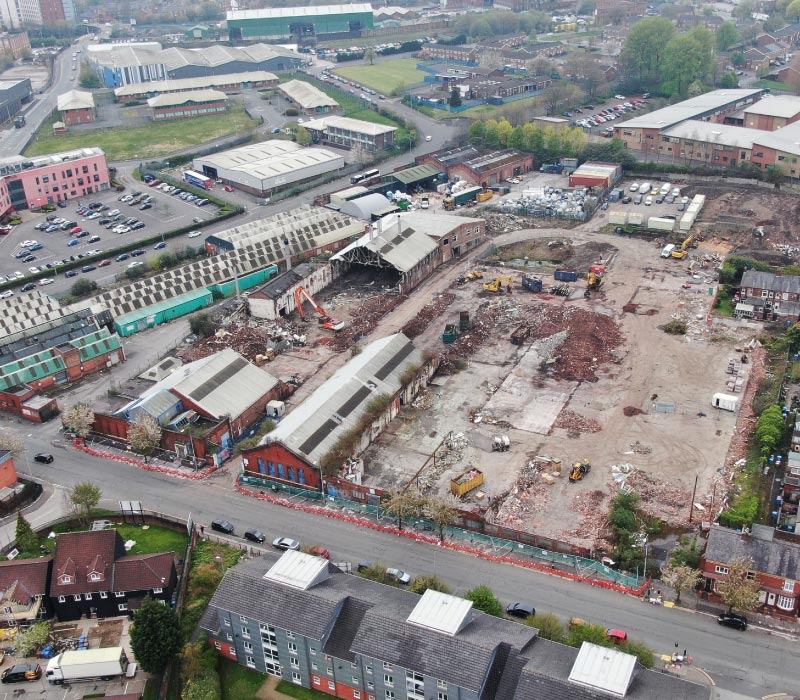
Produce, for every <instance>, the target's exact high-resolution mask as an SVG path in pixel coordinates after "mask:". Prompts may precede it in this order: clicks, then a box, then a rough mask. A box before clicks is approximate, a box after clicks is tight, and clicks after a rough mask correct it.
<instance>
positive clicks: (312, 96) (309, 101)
mask: <svg viewBox="0 0 800 700" xmlns="http://www.w3.org/2000/svg"><path fill="white" fill-rule="evenodd" d="M278 89H279V90H280V91H281V92H282V93H283V94H284V96H285V97H286V99H287V100H289V102H291V103H292V105H294V106H295V107H296V108H297V109H299V110H300V111H301V112H302V113H303V114H328V113H330V112H338V111H340V110H341V105H340V104H339V103H338V102H337V101H336V100H334V99H333V98H332V97H329V96H328V95H327V94H325V93H324V92H322V90H320V89H319V88H317V87H315V86H314V85H312V84H311V83H306V82H304V81H302V80H290V81H288V82H286V83H282V84H281V85H279V86H278Z"/></svg>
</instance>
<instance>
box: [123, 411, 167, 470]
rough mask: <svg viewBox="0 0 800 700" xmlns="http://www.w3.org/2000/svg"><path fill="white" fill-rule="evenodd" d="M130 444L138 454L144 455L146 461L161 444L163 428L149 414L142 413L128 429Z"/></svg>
mask: <svg viewBox="0 0 800 700" xmlns="http://www.w3.org/2000/svg"><path fill="white" fill-rule="evenodd" d="M128 442H129V443H130V445H131V447H132V448H133V449H134V450H136V451H137V452H139V453H141V454H143V455H144V461H145V462H146V461H147V458H148V457H149V456H150V455H151V454H153V452H154V451H155V449H156V448H157V447H158V446H159V445H160V444H161V426H160V425H159V424H158V421H156V419H155V418H153V416H151V415H150V414H149V413H140V414H139V415H138V416H137V418H136V420H135V421H134V422H133V423H131V424H130V427H129V428H128Z"/></svg>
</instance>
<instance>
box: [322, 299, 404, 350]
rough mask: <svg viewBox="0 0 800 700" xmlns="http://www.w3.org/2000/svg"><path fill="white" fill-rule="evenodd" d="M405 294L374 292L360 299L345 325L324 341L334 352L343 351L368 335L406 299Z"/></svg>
mask: <svg viewBox="0 0 800 700" xmlns="http://www.w3.org/2000/svg"><path fill="white" fill-rule="evenodd" d="M406 298H407V297H405V296H398V295H397V294H389V293H386V294H376V295H375V296H373V297H371V298H369V299H366V300H362V301H360V302H359V304H358V311H357V312H356V313H353V315H352V317H351V318H350V320H349V321H348V322H347V327H346V328H345V329H344V330H342V331H339V332H338V333H337V334H336V335H335V336H334V337H333V338H331V339H330V340H328V339H326V342H325V343H324V344H325V345H326V346H327V347H329V348H330V349H331V350H333V351H334V352H344V351H345V350H347V349H349V348H351V347H352V346H353V345H355V344H356V343H357V342H358V341H359V340H360V339H361V338H363V337H364V336H366V335H369V334H370V333H371V332H372V331H373V330H374V329H375V327H376V326H377V325H378V321H380V320H381V319H382V318H383V317H384V316H385V315H386V314H388V313H389V312H390V311H392V310H393V309H394V308H395V307H396V306H398V305H399V304H401V303H402V302H403V301H405V300H406Z"/></svg>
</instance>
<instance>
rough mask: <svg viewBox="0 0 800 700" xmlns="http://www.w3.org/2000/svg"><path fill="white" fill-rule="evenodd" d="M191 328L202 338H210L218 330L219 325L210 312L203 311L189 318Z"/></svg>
mask: <svg viewBox="0 0 800 700" xmlns="http://www.w3.org/2000/svg"><path fill="white" fill-rule="evenodd" d="M189 330H191V331H192V333H193V334H194V335H196V336H199V337H200V338H208V337H209V336H212V335H214V333H216V332H217V326H216V324H215V323H214V320H213V319H212V318H211V316H210V315H209V314H208V313H206V312H205V311H201V312H200V313H198V314H195V315H194V316H192V317H191V318H190V319H189Z"/></svg>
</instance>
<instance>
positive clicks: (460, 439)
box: [416, 433, 473, 493]
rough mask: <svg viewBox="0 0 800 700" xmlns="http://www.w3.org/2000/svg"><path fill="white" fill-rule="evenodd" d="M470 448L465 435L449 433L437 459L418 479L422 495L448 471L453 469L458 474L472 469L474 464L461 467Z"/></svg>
mask: <svg viewBox="0 0 800 700" xmlns="http://www.w3.org/2000/svg"><path fill="white" fill-rule="evenodd" d="M468 446H469V440H467V438H466V436H465V435H464V433H449V434H448V435H447V437H446V438H445V439H444V441H443V442H442V444H441V446H440V447H439V449H438V450H437V451H436V459H435V460H431V461H430V462H429V463H428V466H427V467H426V468H425V469H424V470H423V471H422V472H421V473H420V474H419V476H418V477H417V479H416V485H417V488H418V489H419V490H420V493H427V492H428V491H429V490H430V489H431V488H432V487H433V486H434V485H435V484H436V482H437V481H438V480H439V477H440V476H441V475H442V474H443V473H444V472H446V471H447V470H448V469H453V471H454V472H456V473H461V472H464V471H467V470H468V469H472V468H473V465H472V464H468V465H467V466H465V467H462V466H459V464H460V462H461V460H462V459H464V451H465V450H466V449H467V447H468Z"/></svg>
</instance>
